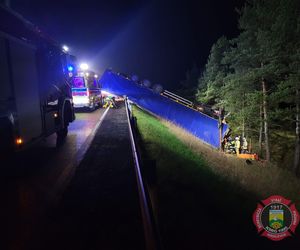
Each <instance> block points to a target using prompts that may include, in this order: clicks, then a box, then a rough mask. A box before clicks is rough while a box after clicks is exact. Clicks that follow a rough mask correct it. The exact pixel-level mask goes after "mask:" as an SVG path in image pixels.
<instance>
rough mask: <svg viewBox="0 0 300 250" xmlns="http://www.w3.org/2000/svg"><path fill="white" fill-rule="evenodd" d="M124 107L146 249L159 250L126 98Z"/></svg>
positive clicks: (157, 236)
mask: <svg viewBox="0 0 300 250" xmlns="http://www.w3.org/2000/svg"><path fill="white" fill-rule="evenodd" d="M125 106H126V114H127V120H128V125H129V134H130V141H131V148H132V153H133V159H134V167H135V174H136V180H137V185H138V193H139V201H140V208H141V214H142V220H143V227H144V236H145V243H146V249H147V250H160V249H162V248H161V245H160V241H159V235H158V233H157V230H156V225H155V220H154V216H153V212H152V206H151V202H150V198H149V194H148V191H147V188H146V185H145V183H144V180H143V176H142V172H141V165H140V159H139V153H138V150H137V146H136V142H135V133H134V129H133V126H132V125H133V122H134V120H133V116H132V112H131V106H130V104H129V103H128V99H127V98H125Z"/></svg>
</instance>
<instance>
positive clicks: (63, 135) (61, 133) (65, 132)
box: [56, 108, 70, 146]
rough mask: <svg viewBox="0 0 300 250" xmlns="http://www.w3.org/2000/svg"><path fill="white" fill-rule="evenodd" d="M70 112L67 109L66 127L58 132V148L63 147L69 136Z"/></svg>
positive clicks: (65, 116)
mask: <svg viewBox="0 0 300 250" xmlns="http://www.w3.org/2000/svg"><path fill="white" fill-rule="evenodd" d="M69 115H70V114H69V112H68V111H67V109H66V108H65V112H64V127H63V128H61V129H60V130H59V131H57V132H56V134H57V138H56V146H61V145H62V144H63V143H64V142H65V139H66V137H67V135H68V126H69Z"/></svg>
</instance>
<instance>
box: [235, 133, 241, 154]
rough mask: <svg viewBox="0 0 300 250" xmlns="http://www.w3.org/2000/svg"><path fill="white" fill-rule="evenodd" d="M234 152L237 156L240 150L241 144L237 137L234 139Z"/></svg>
mask: <svg viewBox="0 0 300 250" xmlns="http://www.w3.org/2000/svg"><path fill="white" fill-rule="evenodd" d="M234 145H235V152H236V154H237V155H239V154H240V149H241V142H240V138H239V137H238V136H236V137H235V144H234Z"/></svg>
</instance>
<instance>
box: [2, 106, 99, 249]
mask: <svg viewBox="0 0 300 250" xmlns="http://www.w3.org/2000/svg"><path fill="white" fill-rule="evenodd" d="M104 113H105V110H103V109H99V110H96V111H94V112H91V113H77V114H76V120H75V121H74V122H73V123H71V124H70V126H69V134H68V137H67V139H66V142H65V143H64V145H62V146H61V147H59V148H56V147H55V144H56V135H52V136H50V137H48V138H47V139H46V141H44V142H41V143H39V144H38V145H36V146H34V147H33V148H30V149H29V150H26V151H25V152H22V153H21V154H19V155H18V156H17V157H15V158H14V159H13V160H10V161H9V162H5V163H3V162H2V163H1V177H0V187H1V188H0V195H1V206H0V216H1V221H2V222H4V223H3V224H2V223H1V224H2V225H4V231H5V233H4V234H1V235H0V249H30V246H29V245H31V243H32V242H34V241H35V236H36V235H38V232H39V229H40V228H41V227H42V226H43V223H44V221H46V220H47V219H48V218H46V217H47V211H48V210H49V209H51V208H52V207H55V206H56V204H57V203H58V201H59V199H60V197H61V194H62V192H63V191H64V189H65V188H66V186H67V185H68V183H69V182H70V180H71V179H72V176H73V175H74V172H75V169H76V166H78V164H79V162H80V160H81V159H82V158H83V156H84V153H85V152H86V150H87V149H88V147H89V144H90V142H91V140H92V138H93V133H94V132H95V129H96V127H97V126H98V125H99V124H100V122H101V117H102V116H103V114H104ZM3 244H4V246H3V247H4V248H2V245H3Z"/></svg>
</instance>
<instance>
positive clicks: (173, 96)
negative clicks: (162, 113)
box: [162, 90, 194, 107]
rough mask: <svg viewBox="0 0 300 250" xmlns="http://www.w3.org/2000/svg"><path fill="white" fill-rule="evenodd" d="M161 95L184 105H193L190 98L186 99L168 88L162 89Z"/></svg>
mask: <svg viewBox="0 0 300 250" xmlns="http://www.w3.org/2000/svg"><path fill="white" fill-rule="evenodd" d="M162 95H164V96H166V97H168V98H171V99H173V100H174V101H177V102H180V103H183V104H184V105H187V106H189V107H193V106H194V103H193V102H192V101H190V100H187V99H185V98H183V97H181V96H179V95H176V94H174V93H172V92H170V91H168V90H164V91H163V92H162Z"/></svg>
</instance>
